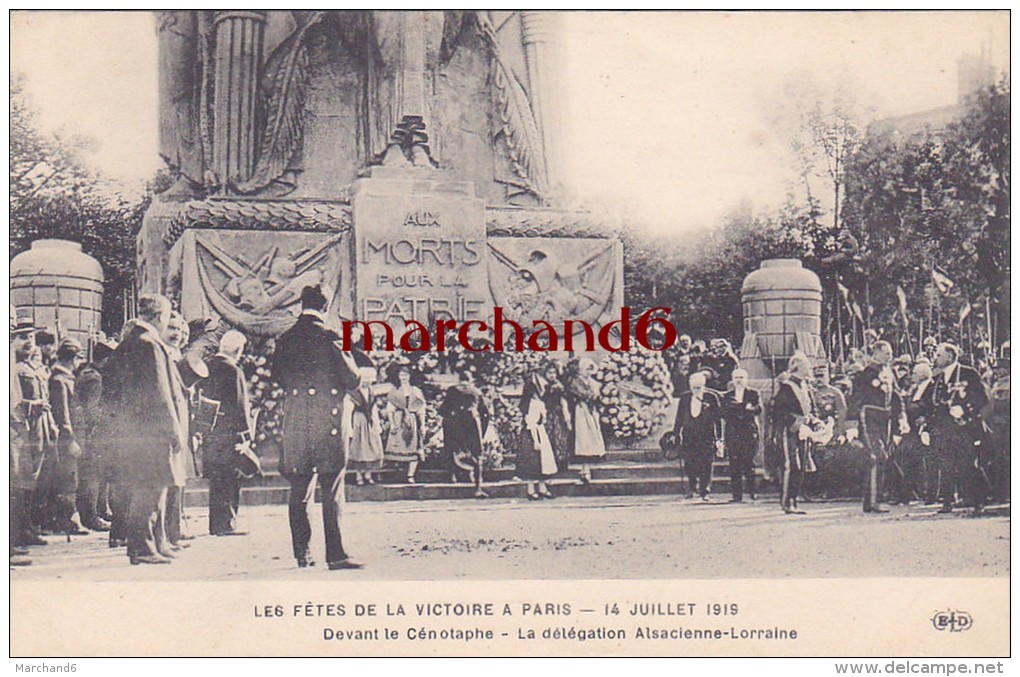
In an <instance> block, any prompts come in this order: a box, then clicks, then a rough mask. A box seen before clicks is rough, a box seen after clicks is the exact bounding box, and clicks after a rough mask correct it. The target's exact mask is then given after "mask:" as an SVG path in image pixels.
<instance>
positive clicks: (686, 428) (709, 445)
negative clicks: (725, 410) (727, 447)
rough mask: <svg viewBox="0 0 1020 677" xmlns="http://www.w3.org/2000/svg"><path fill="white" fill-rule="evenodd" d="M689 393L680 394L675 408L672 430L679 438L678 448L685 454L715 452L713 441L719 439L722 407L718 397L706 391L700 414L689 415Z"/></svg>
mask: <svg viewBox="0 0 1020 677" xmlns="http://www.w3.org/2000/svg"><path fill="white" fill-rule="evenodd" d="M691 397H692V395H691V393H690V392H686V393H683V394H682V395H681V396H680V402H679V404H678V405H677V409H676V420H675V421H674V422H673V432H674V433H676V434H677V436H678V437H679V439H680V450H681V452H682V453H683V454H684V455H685V456H687V455H688V454H691V453H703V454H704V453H707V454H712V453H715V442H716V440H718V439H719V420H720V416H721V415H722V407H721V406H720V404H719V398H717V397H716V396H715V395H714V394H712V393H710V392H706V393H705V394H704V397H703V399H702V404H701V414H700V415H699V416H698V417H697V418H695V417H693V416H691Z"/></svg>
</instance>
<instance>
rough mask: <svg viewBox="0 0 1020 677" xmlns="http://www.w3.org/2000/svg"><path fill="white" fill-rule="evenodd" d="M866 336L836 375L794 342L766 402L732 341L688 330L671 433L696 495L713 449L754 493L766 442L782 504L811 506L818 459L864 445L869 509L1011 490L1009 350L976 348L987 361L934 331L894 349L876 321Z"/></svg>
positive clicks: (975, 498)
mask: <svg viewBox="0 0 1020 677" xmlns="http://www.w3.org/2000/svg"><path fill="white" fill-rule="evenodd" d="M867 339H868V340H867V345H866V347H865V349H863V350H855V351H853V353H852V355H851V361H850V362H849V363H848V364H847V365H846V368H845V369H842V370H841V373H840V378H839V379H838V380H837V381H836V383H835V384H834V383H833V381H832V365H830V364H828V363H826V362H824V361H823V362H822V363H820V364H815V363H813V362H812V360H811V359H809V358H808V357H807V356H806V355H805V354H803V353H796V354H794V355H793V356H792V357H791V358H790V360H789V364H788V367H787V368H786V370H785V371H784V372H783V373H781V374H779V375H778V377H777V379H776V386H775V391H774V392H775V394H774V397H773V398H772V399H771V401H770V402H769V403H768V406H767V407H763V398H762V397H761V395H760V394H759V393H758V392H757V391H755V390H753V389H751V388H749V387H748V386H747V379H748V375H747V372H746V371H744V370H743V369H740V368H737V366H736V365H737V362H736V359H735V357H734V356H733V355H732V351H731V350H730V349H729V344H728V343H727V342H725V341H724V340H722V339H716V340H713V341H712V342H711V346H712V347H711V349H710V350H708V351H705V350H704V345H703V344H702V346H701V347H700V349H699V347H698V346H697V344H692V342H691V341H690V338H689V337H686V336H684V337H681V340H680V342H679V347H680V350H681V356H680V359H678V360H676V368H675V369H674V372H673V373H674V378H675V384H676V387H677V388H678V392H680V393H681V394H680V396H679V404H678V409H677V414H676V419H675V423H674V426H673V429H672V430H671V431H670V432H669V433H667V435H665V436H664V437H663V439H662V441H661V443H662V446H663V448H664V449H665V450H666V451H667V454H668V453H669V452H671V451H672V452H675V453H676V454H677V455H678V456H679V457H680V459H681V461H682V464H683V468H684V471H685V474H686V476H687V481H688V490H687V494H688V496H689V497H693V496H694V495H695V494H698V495H699V496H700V497H701V498H702V499H703V500H709V499H708V496H709V492H710V490H711V481H712V468H713V462H714V459H716V458H724V457H728V460H729V465H730V475H731V483H732V484H731V486H732V500H733V501H735V502H740V501H742V500H743V498H744V493H745V491H746V492H747V493H749V494H750V496H751V498H752V499H753V498H754V497H755V487H754V482H755V472H754V462H755V461H754V459H755V458H756V455H757V453H758V450H759V447H760V448H761V449H762V450H763V451H764V454H763V457H764V465H765V469H766V471H767V472H768V474H770V475H771V476H773V477H775V478H776V479H777V480H778V482H779V485H780V503H781V506H782V508H783V510H784V511H785V512H786V513H788V514H803V511H802V510H800V508H799V499H800V497H801V494H802V490H803V483H804V478H805V476H806V475H808V474H810V473H814V472H816V471H818V470H819V468H818V465H817V463H816V456H819V454H818V453H817V452H818V451H819V450H820V449H823V448H828V449H848V450H850V453H851V454H852V455H853V456H855V457H856V461H857V462H858V464H859V466H860V467H861V469H862V475H863V477H862V482H861V493H862V497H863V498H862V506H863V509H864V511H865V512H868V513H882V512H887V509H886V508H884V507H883V506H882V503H898V504H909V503H925V504H929V505H940V506H941V507H940V508H939V512H947V513H948V512H952V511H953V509H954V508H955V507H958V506H969V507H972V508H973V509H974V510H975V511H976V512H980V511H981V510H982V509H983V508H984V507H985V506H986V505H987V504H988V501H990V500H999V501H1008V500H1009V466H1010V454H1009V451H1010V450H1009V359H1008V356H1004V357H1002V358H1000V359H999V360H998V362H997V364H996V368H994V369H993V368H992V367H991V366H989V363H990V362H991V361H990V360H987V361H984V362H982V361H979V360H976V359H975V360H970V359H968V360H967V361H969V362H971V363H972V364H974V365H976V366H977V367H984V368H983V370H982V371H983V373H979V371H978V369H977V368H975V366H970V365H969V364H965V363H964V361H963V358H964V356H963V355H962V353H961V350H960V348H959V347H958V346H956V345H955V344H953V343H949V342H943V343H939V342H937V341H936V340H935V339H934V338H929V339H928V340H926V341H925V342H924V345H923V352H922V353H921V354H919V355H917V356H915V357H912V356H910V355H906V354H904V355H900V356H898V357H895V356H894V352H893V348H892V346H891V344H890V343H889V342H888V341H884V340H880V339H879V336H878V334H877V333H872V332H869V334H868V336H867ZM1005 349H1006V350H1008V344H1007V345H1006V346H1005ZM706 358H707V359H706ZM684 377H686V383H683V384H682V385H680V383H681V382H680V381H678V379H682V378H684ZM721 384H725V386H723V387H722V388H720V385H721ZM766 409H767V411H765V410H766ZM763 431H766V432H765V433H763ZM763 434H766V435H767V439H764V440H762V439H761V436H762V435H763Z"/></svg>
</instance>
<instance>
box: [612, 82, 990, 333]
mask: <svg viewBox="0 0 1020 677" xmlns="http://www.w3.org/2000/svg"><path fill="white" fill-rule="evenodd" d="M1009 97H1010V92H1009V83H1008V80H1003V81H1002V82H1000V83H998V84H996V85H995V86H993V87H989V88H986V89H985V90H982V91H980V92H978V93H977V94H976V95H975V96H973V97H972V98H971V99H970V100H969V101H968V102H967V103H966V104H965V106H964V107H963V108H962V109H961V113H960V116H959V117H958V118H957V119H956V120H955V121H954V122H952V123H950V124H949V125H948V126H943V127H940V128H934V129H926V130H923V131H920V132H918V133H915V134H912V135H908V136H906V137H904V136H903V135H902V134H898V133H896V131H895V125H872V126H871V127H870V128H868V129H867V131H866V132H861V131H860V130H859V128H858V127H857V126H856V125H857V123H856V122H855V121H854V120H853V119H851V116H850V114H849V113H848V112H847V111H846V110H844V108H845V106H843V107H840V106H841V105H840V104H838V102H837V103H836V104H831V105H830V106H820V107H818V108H816V109H811V110H807V111H806V112H805V114H804V115H803V118H802V122H803V123H804V124H805V125H806V127H805V128H804V129H803V130H802V133H801V134H800V136H799V137H798V140H796V141H795V142H794V150H795V151H798V152H799V153H800V160H798V162H800V163H801V166H800V167H799V168H796V169H797V171H796V172H795V173H799V174H801V176H799V177H798V178H799V179H801V180H803V183H804V184H805V185H804V186H800V188H804V187H807V188H808V189H807V190H799V189H798V190H796V191H791V194H790V196H788V198H787V200H786V203H785V204H784V205H783V206H782V207H781V208H779V209H776V210H771V211H758V212H755V211H753V210H752V209H751V208H750V207H749V206H746V205H744V206H741V207H739V208H737V209H735V210H733V211H732V212H731V213H729V214H728V215H727V216H726V217H724V218H723V220H722V222H721V223H720V224H719V226H717V227H716V228H714V229H712V230H709V231H706V232H703V233H698V234H693V235H692V236H689V237H688V238H687V242H685V243H679V242H677V241H676V239H674V240H663V239H651V238H648V237H643V236H641V235H639V234H638V232H637V231H634V230H631V231H626V232H625V233H624V236H623V243H624V272H625V275H626V280H627V292H626V300H627V303H628V304H629V305H631V306H632V307H635V308H647V307H651V306H654V305H661V306H668V307H671V308H673V311H674V315H673V320H674V321H675V323H676V324H677V325H678V328H679V329H680V331H686V332H687V333H690V334H691V335H692V336H694V337H695V338H699V337H700V338H709V337H713V336H724V337H728V338H730V339H731V340H733V341H735V342H736V341H739V340H740V338H741V333H742V327H741V306H740V286H741V284H742V281H743V279H744V277H745V276H746V275H747V274H748V273H749V272H751V271H752V270H754V269H755V268H757V267H758V265H759V264H760V263H761V261H762V260H764V259H767V258H776V257H787V256H789V257H796V258H800V259H802V260H803V261H804V265H805V266H807V267H808V268H812V269H814V270H815V271H816V272H818V273H819V275H820V277H821V279H822V283H823V286H824V289H825V294H826V304H825V308H826V310H825V312H826V315H827V317H825V318H823V320H824V321H825V322H824V324H823V326H830V323H829V322H828V320H829V319H830V317H831V315H832V313H833V312H834V310H835V304H836V303H840V301H839V293H838V291H837V287H836V280H837V278H838V279H839V280H840V282H841V284H843V285H845V286H846V287H848V288H849V289H850V290H851V300H852V301H854V302H856V303H857V304H858V305H859V307H860V308H861V310H862V314H863V315H865V316H867V315H869V305H870V306H871V311H870V317H868V318H867V319H868V322H869V324H871V325H872V326H873V327H875V328H877V329H880V330H884V333H885V334H886V336H887V337H889V338H893V339H896V338H899V337H900V336H901V333H902V326H903V325H902V318H901V316H900V315H899V303H898V299H897V292H896V289H897V287H902V288H903V289H904V292H905V294H906V297H907V301H908V318H909V327H910V330H911V332H912V333H913V335H914V336H915V338H916V334H917V321H918V320H919V319H920V320H927V317H928V313H929V307H930V305H931V301H932V299H933V296H932V294H933V293H934V292H933V290H932V286H931V269H932V266H933V265H938V266H939V267H940V268H941V269H943V270H944V271H945V272H946V273H947V274H948V275H949V277H950V278H951V279H952V280H953V281H954V282H955V283H956V285H955V286H954V288H953V290H952V292H951V294H950V295H949V296H948V297H943V298H941V299H940V306H941V312H942V324H943V335H944V336H947V337H953V338H958V337H957V336H956V331H957V330H956V318H958V317H959V315H958V313H959V311H960V307H961V304H963V303H972V304H974V310H973V313H972V315H971V318H972V320H973V321H977V320H982V319H983V302H984V299H985V298H989V297H990V298H991V303H992V304H993V307H994V306H997V307H998V309H999V315H1000V317H999V322H998V326H999V334H998V336H997V339H998V340H999V341H1000V342H1001V341H1002V340H1004V339H1005V338H1007V337H1008V331H1009V329H1008V326H1009V323H1008V298H1009V293H1008V280H1009V272H1010V263H1009V217H1010V214H1009V194H1010V159H1009V149H1010V137H1009ZM847 110H848V109H847ZM826 111H828V113H826ZM833 111H835V112H833ZM805 139H807V141H805ZM806 143H813V144H815V146H814V148H808V147H806V146H805V144H806ZM816 162H817V163H818V168H819V169H820V170H821V171H820V172H819V173H820V174H821V175H822V176H823V177H824V178H826V179H827V181H828V183H829V186H830V187H831V189H832V190H833V193H834V194H838V195H839V196H840V197H839V202H838V204H839V207H840V209H839V210H838V211H835V212H834V214H833V215H832V217H827V215H826V211H827V210H825V209H824V208H823V207H822V206H821V205H820V203H819V201H818V200H817V199H816V198H815V197H813V193H812V191H811V190H810V186H809V185H808V184H809V181H808V178H810V177H809V176H808V174H809V173H810V172H813V171H815V170H813V169H811V167H812V166H813V163H816ZM815 176H817V175H815ZM842 312H843V315H842V317H843V322H844V323H845V324H848V319H849V315H848V314H847V312H846V311H845V310H844V311H842ZM993 312H994V311H993ZM976 324H977V323H976ZM976 324H975V329H974V331H973V332H971V333H970V336H974V335H976V334H977V329H976ZM846 328H847V329H848V328H849V327H846Z"/></svg>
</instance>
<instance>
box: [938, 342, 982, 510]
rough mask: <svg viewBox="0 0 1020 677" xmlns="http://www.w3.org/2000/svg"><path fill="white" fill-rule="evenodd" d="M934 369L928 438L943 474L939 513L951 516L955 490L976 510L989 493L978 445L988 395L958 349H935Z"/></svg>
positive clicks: (945, 346)
mask: <svg viewBox="0 0 1020 677" xmlns="http://www.w3.org/2000/svg"><path fill="white" fill-rule="evenodd" d="M935 369H936V373H935V377H934V379H935V391H934V393H933V394H932V397H933V399H934V410H933V413H932V416H931V439H932V444H933V445H935V447H936V452H935V453H936V456H937V457H938V460H939V468H940V470H941V474H942V482H941V494H942V495H941V499H942V508H941V509H940V510H939V512H944V513H948V512H952V510H953V503H954V502H955V494H956V492H957V491H960V492H961V493H963V494H964V495H965V496H966V497H967V498H968V499H969V500H970V502H971V504H972V505H973V506H974V509H975V511H976V512H979V511H980V510H981V508H982V507H983V505H984V501H985V496H986V493H987V486H986V482H985V480H986V478H985V477H982V473H983V472H984V470H983V467H982V466H981V463H980V461H981V458H980V457H981V451H982V450H981V449H979V447H980V446H981V444H982V442H983V440H984V431H983V427H982V423H981V419H980V413H981V410H982V409H983V408H984V407H985V405H987V404H988V394H987V393H986V392H985V385H984V383H982V382H981V377H980V376H979V375H978V373H977V372H976V371H974V369H972V368H971V367H968V366H966V365H964V364H961V363H960V349H959V348H958V347H957V346H955V345H953V344H952V343H942V344H941V345H939V347H938V349H937V350H936V351H935Z"/></svg>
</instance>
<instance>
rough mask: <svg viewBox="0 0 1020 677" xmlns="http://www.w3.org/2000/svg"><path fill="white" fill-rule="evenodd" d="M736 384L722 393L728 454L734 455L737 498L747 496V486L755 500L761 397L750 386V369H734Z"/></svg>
mask: <svg viewBox="0 0 1020 677" xmlns="http://www.w3.org/2000/svg"><path fill="white" fill-rule="evenodd" d="M732 379H733V387H732V388H730V389H729V390H727V391H726V393H725V394H724V395H723V397H722V418H723V421H724V422H725V424H726V428H725V431H724V436H725V438H726V455H727V456H728V457H729V459H730V482H731V483H732V487H731V491H732V494H733V502H734V503H740V502H741V501H743V500H744V489H745V488H746V489H747V493H748V494H750V496H751V499H752V500H754V498H755V494H754V456H755V454H756V453H757V452H758V439H759V434H760V433H759V426H758V417H759V416H761V411H762V409H761V397H760V396H759V394H758V391H757V390H755V389H754V388H749V387H748V386H747V372H746V371H745V370H743V369H734V370H733V375H732Z"/></svg>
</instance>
